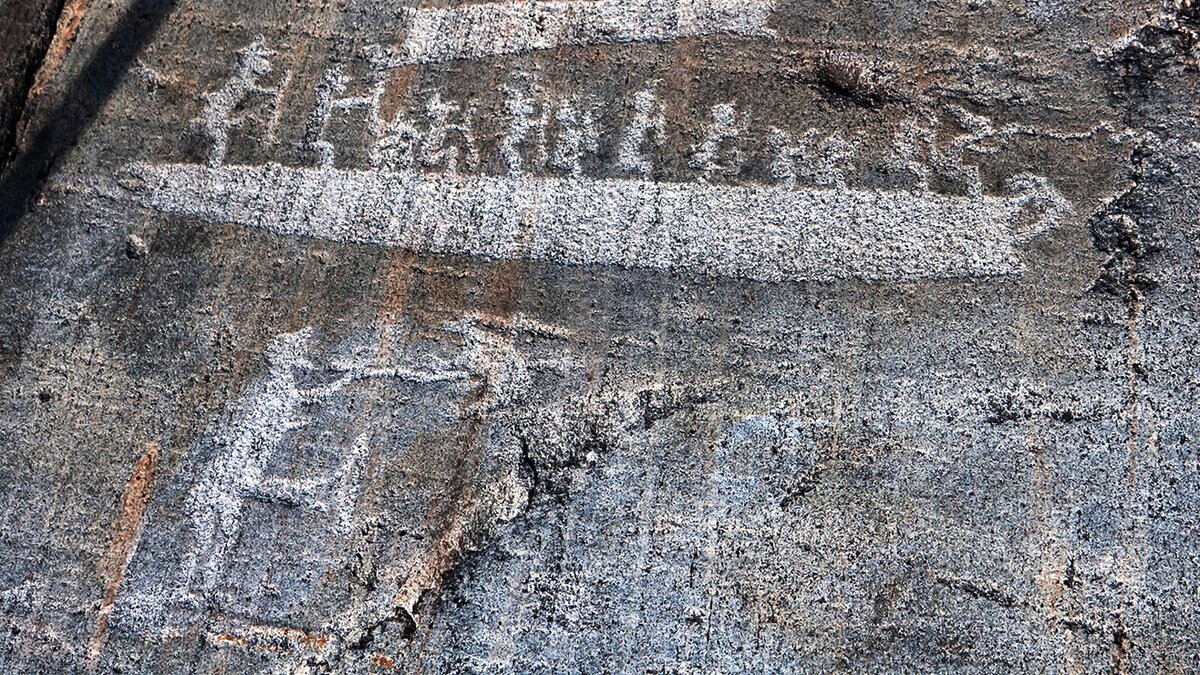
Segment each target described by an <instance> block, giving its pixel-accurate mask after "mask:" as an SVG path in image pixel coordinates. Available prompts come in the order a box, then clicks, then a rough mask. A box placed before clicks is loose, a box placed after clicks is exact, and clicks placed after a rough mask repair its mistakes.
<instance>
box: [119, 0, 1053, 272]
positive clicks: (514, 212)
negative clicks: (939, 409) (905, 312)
mask: <svg viewBox="0 0 1200 675" xmlns="http://www.w3.org/2000/svg"><path fill="white" fill-rule="evenodd" d="M591 4H596V3H591ZM464 11H465V10H464ZM589 11H590V10H589ZM701 23H703V22H701ZM269 56H270V52H269V51H267V50H266V48H265V46H264V45H263V41H262V40H261V39H259V40H256V41H255V42H254V43H253V44H251V45H250V46H249V47H247V48H246V49H245V50H243V51H242V52H241V53H240V55H239V60H238V66H237V68H236V69H235V72H234V74H233V76H232V78H231V80H230V83H228V84H226V85H225V87H224V88H223V89H220V90H218V91H217V92H216V93H214V94H212V95H210V96H209V100H210V105H209V106H208V107H207V108H206V109H205V111H204V113H203V114H202V116H201V117H200V119H199V120H198V121H197V127H198V128H199V129H201V131H202V132H203V134H204V135H205V137H206V138H207V139H208V140H209V141H210V142H211V143H212V150H211V152H210V154H209V158H208V166H207V167H203V166H199V165H189V164H169V165H158V166H155V165H148V164H140V165H135V166H133V167H131V174H132V175H133V176H134V177H135V178H136V179H140V181H139V180H135V181H132V182H133V183H135V185H134V187H133V189H134V191H135V192H136V195H137V199H138V200H139V201H140V202H141V203H142V204H144V205H145V206H148V207H150V208H154V209H157V210H159V211H162V212H164V213H171V214H176V215H182V216H192V217H197V218H201V219H203V220H206V221H209V222H213V223H237V224H240V225H244V226H248V227H256V228H261V229H265V230H268V231H270V232H274V233H276V234H281V235H289V236H305V237H315V238H319V239H328V240H333V241H341V242H352V243H358V244H368V245H376V246H386V247H396V248H402V249H406V250H410V251H413V252H416V253H441V254H459V255H472V256H479V257H484V258H491V259H498V260H512V259H526V260H536V261H544V262H549V263H555V264H565V265H609V266H617V267H624V268H641V269H655V270H687V271H693V272H700V273H705V274H710V275H715V276H728V277H738V278H746V279H752V280H757V281H830V280H837V279H848V278H857V279H864V280H871V281H903V280H913V279H926V278H956V277H975V276H993V275H1005V274H1014V273H1018V272H1020V271H1021V270H1022V263H1021V259H1020V255H1019V252H1018V250H1017V249H1018V247H1019V246H1020V245H1021V244H1022V243H1024V242H1026V241H1028V240H1029V239H1030V238H1032V237H1034V236H1037V235H1038V234H1040V233H1042V232H1044V231H1046V230H1048V229H1050V228H1052V227H1054V226H1056V225H1057V224H1058V223H1060V222H1061V221H1062V220H1063V219H1064V218H1065V217H1067V216H1069V215H1070V214H1071V213H1072V208H1071V205H1070V203H1069V202H1068V201H1067V200H1066V199H1065V198H1064V197H1063V196H1062V195H1061V194H1060V193H1058V191H1057V190H1056V189H1055V188H1054V186H1053V185H1052V184H1051V182H1050V181H1049V180H1048V179H1047V178H1045V177H1040V176H1032V175H1025V174H1022V175H1019V176H1016V177H1014V178H1013V179H1011V180H1010V181H1009V189H1010V192H1009V193H1008V194H1001V195H985V194H984V190H983V181H982V178H981V173H980V168H979V167H978V166H977V165H974V164H971V163H970V161H969V159H970V158H973V157H977V156H985V155H992V154H995V153H997V152H999V151H1000V150H1001V149H1002V148H1003V147H1004V145H1005V143H1007V142H1008V141H1009V140H1010V139H1011V138H1013V137H1014V136H1017V135H1021V134H1025V133H1031V130H1027V129H1023V128H1020V127H1015V126H1005V127H1001V128H995V127H993V125H992V124H991V122H990V120H988V119H987V118H984V117H981V116H979V115H975V114H973V113H969V112H967V111H965V110H962V109H957V108H955V109H953V110H952V111H951V113H952V114H953V116H954V118H955V122H956V123H957V124H958V126H959V127H960V128H962V129H963V130H964V133H962V134H960V135H957V136H954V137H952V138H951V139H950V140H949V141H948V142H947V143H940V142H939V138H938V134H937V132H936V131H935V129H936V128H937V123H938V121H939V120H938V119H936V118H935V117H930V118H929V119H921V120H917V119H913V120H909V122H908V123H907V124H906V125H904V126H903V127H902V128H901V129H900V130H899V132H897V133H896V134H895V136H894V139H893V145H894V151H895V154H894V158H893V159H892V160H891V165H890V166H888V167H886V168H887V169H888V170H892V171H895V172H897V174H898V175H901V176H908V178H909V180H908V183H909V184H910V185H911V188H909V189H894V190H890V191H879V190H868V189H863V188H858V187H855V186H852V185H850V184H849V178H850V176H852V175H853V173H854V171H855V170H856V166H855V165H856V158H857V156H858V152H859V143H860V140H859V138H857V137H854V136H851V137H849V138H848V139H847V138H845V137H843V136H842V135H841V134H839V133H823V132H821V131H819V130H817V129H808V130H806V131H804V132H803V133H802V134H799V135H795V134H794V133H793V132H791V131H789V130H786V129H780V128H778V127H774V126H773V127H770V129H769V130H768V131H767V133H766V138H765V147H766V150H767V151H768V152H769V153H770V155H771V159H770V162H769V166H768V167H767V168H768V169H769V176H770V178H771V179H772V180H773V181H774V183H773V184H771V185H737V184H731V183H734V182H736V181H738V180H740V179H741V176H742V174H743V170H744V169H745V168H746V167H747V163H748V162H749V161H750V160H749V158H748V157H747V152H746V151H745V147H746V146H748V145H750V144H751V139H749V138H748V136H749V135H750V129H751V128H752V120H751V112H750V111H749V110H748V109H746V108H744V107H739V106H738V104H737V103H736V102H734V101H727V102H723V103H717V104H715V105H713V106H711V108H710V109H709V113H708V120H707V121H706V122H705V124H704V126H703V127H702V129H701V133H700V137H699V139H698V142H697V143H696V144H695V145H694V146H693V147H692V148H691V149H690V152H689V156H688V157H687V158H686V159H687V166H688V167H690V169H692V170H693V171H694V176H695V180H694V181H690V182H689V181H676V182H660V181H652V180H651V177H652V176H653V175H654V172H655V168H656V167H655V157H656V156H657V155H658V154H659V153H660V152H661V150H662V148H663V147H664V146H665V142H666V138H667V129H666V114H665V112H664V110H663V105H662V102H661V101H660V100H659V96H658V93H657V84H656V83H653V82H652V83H650V84H649V85H646V86H645V87H644V88H642V89H640V90H638V91H636V93H633V94H632V95H631V96H630V97H629V98H628V99H627V105H628V118H627V122H626V124H624V125H623V126H621V127H618V128H619V129H620V131H618V132H617V135H616V138H615V139H613V140H614V141H615V144H616V147H615V148H614V149H615V156H614V157H613V158H612V159H611V164H610V166H609V168H610V169H611V172H612V173H610V174H608V175H612V174H614V173H615V174H616V175H617V176H618V177H617V178H598V177H592V176H588V175H585V174H584V159H585V158H586V157H589V155H590V156H592V157H594V156H596V155H597V154H598V151H599V149H600V135H599V132H598V125H597V120H596V117H595V115H594V114H593V112H592V110H591V108H592V107H593V106H591V105H589V99H588V98H587V97H586V96H584V95H582V94H578V93H571V92H567V93H565V94H562V95H560V96H559V97H557V98H552V97H551V96H549V95H548V94H547V88H546V87H544V86H543V85H542V84H541V83H539V81H538V78H537V77H535V76H533V75H531V74H529V73H525V72H516V73H513V74H512V76H511V77H510V83H509V84H508V85H507V86H506V87H505V90H506V94H507V98H506V102H505V105H504V106H503V109H502V111H501V115H502V117H503V121H502V123H503V124H504V125H505V126H506V130H505V131H504V132H503V133H502V134H501V135H500V136H499V138H498V140H499V143H498V144H497V146H496V152H497V153H498V155H499V159H500V161H501V163H502V164H503V166H504V167H505V170H506V173H507V175H506V176H502V177H501V176H488V175H479V174H478V171H479V169H480V167H482V166H488V165H489V162H487V161H485V160H484V158H482V157H481V156H480V150H479V147H480V144H479V143H478V142H477V140H476V137H475V133H474V131H473V128H472V120H473V119H474V117H475V115H474V110H475V106H474V104H473V103H472V102H470V101H454V100H446V99H444V98H443V96H442V93H441V92H440V91H436V90H435V91H433V92H432V93H431V94H429V96H428V98H427V99H426V101H425V103H424V105H423V106H420V105H419V104H418V106H417V110H418V112H416V113H415V117H414V116H409V115H408V114H405V113H404V112H397V113H396V114H395V115H394V116H393V117H392V118H391V119H390V120H385V119H383V118H382V113H381V101H382V98H383V95H384V91H385V85H386V81H387V78H385V77H384V76H383V75H384V74H385V73H386V71H387V69H388V68H390V67H391V66H392V65H394V64H393V63H392V62H391V61H389V57H387V56H386V55H381V54H380V53H379V52H378V51H371V52H370V53H369V54H368V55H367V57H366V58H367V59H368V60H369V61H370V64H369V65H370V66H371V67H370V68H369V69H368V70H369V73H370V74H369V75H368V76H367V79H366V80H364V81H363V82H361V83H359V86H357V87H355V88H354V91H357V92H359V93H356V94H348V93H347V92H348V91H350V82H349V81H348V79H347V77H346V76H345V75H344V73H343V68H342V67H341V66H334V67H332V68H330V69H329V70H328V71H327V72H326V75H325V77H324V79H323V81H322V84H321V85H320V86H319V88H318V91H317V96H316V104H315V105H314V107H313V109H312V112H311V113H310V115H309V118H308V122H307V124H306V142H305V146H306V147H307V148H308V149H309V150H311V151H313V153H314V154H315V156H316V164H317V165H316V166H315V167H313V166H301V167H285V166H282V165H277V164H267V165H261V166H238V165H230V166H223V165H221V162H222V160H223V158H224V157H225V155H226V150H227V146H228V133H229V131H230V130H231V129H232V128H234V127H235V126H236V125H237V123H238V120H237V119H236V118H234V119H230V118H229V116H230V114H231V111H232V108H230V107H229V105H226V104H222V105H221V106H216V105H214V104H212V102H214V101H227V100H228V101H232V100H235V99H237V100H240V99H242V98H245V97H246V96H248V95H249V94H250V93H251V92H257V93H263V92H262V91H259V90H260V89H261V87H258V85H257V84H255V82H256V78H259V77H262V76H264V75H266V74H267V73H269V72H270V64H269ZM285 77H286V76H285ZM352 111H359V112H361V113H362V114H363V116H364V117H365V129H364V133H365V135H366V140H367V144H368V145H367V147H368V150H369V152H368V160H369V164H370V166H371V169H370V170H362V169H354V168H342V167H341V166H339V163H338V162H337V161H336V159H337V155H338V150H339V149H338V148H337V147H336V146H335V144H334V143H333V142H332V141H331V140H330V139H329V138H327V130H328V129H329V127H330V123H331V118H332V117H333V116H334V115H335V114H342V115H349V114H350V113H351V112H352ZM348 119H349V118H348ZM589 166H590V164H589ZM934 177H936V178H938V179H939V180H940V181H947V180H948V181H950V182H951V183H953V184H956V185H959V186H960V189H962V190H965V192H966V194H965V195H954V194H943V193H939V192H935V191H934V190H932V189H931V187H930V186H931V179H932V178H934Z"/></svg>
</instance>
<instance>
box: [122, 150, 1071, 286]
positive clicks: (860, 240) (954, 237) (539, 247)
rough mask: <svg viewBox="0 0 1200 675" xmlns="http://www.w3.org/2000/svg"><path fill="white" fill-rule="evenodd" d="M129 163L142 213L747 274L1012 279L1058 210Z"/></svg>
mask: <svg viewBox="0 0 1200 675" xmlns="http://www.w3.org/2000/svg"><path fill="white" fill-rule="evenodd" d="M130 172H131V174H132V175H133V176H135V177H137V178H138V179H140V180H139V181H135V182H138V183H139V185H138V186H137V187H135V188H134V190H135V191H136V193H137V195H138V196H137V199H139V200H140V201H141V203H142V204H143V205H145V206H147V207H150V208H152V209H155V210H157V211H160V212H162V213H168V214H174V215H180V216H191V217H196V218H199V219H201V220H204V221H207V222H212V223H235V224H238V225H242V226H245V227H253V228H261V229H264V230H267V231H269V232H272V233H275V234H279V235H284V236H299V237H312V238H316V239H324V240H331V241H340V242H348V243H357V244H367V245H373V246H384V247H393V248H401V249H406V250H409V251H413V252H418V253H436V254H457V255H470V256H477V257H481V258H488V259H496V260H515V259H521V260H534V261H543V262H547V263H554V264H563V265H608V266H615V267H622V268H640V269H651V270H681V271H682V270H687V271H693V272H699V273H704V274H709V275H713V276H723V277H735V278H744V279H752V280H757V281H830V280H835V279H850V278H855V279H864V280H891V281H902V280H913V279H939V278H957V277H984V276H995V275H1008V274H1016V273H1019V272H1021V271H1022V269H1023V263H1022V261H1021V257H1020V252H1019V246H1020V245H1021V244H1022V243H1023V242H1026V241H1028V240H1029V239H1031V238H1032V237H1034V236H1036V235H1038V234H1040V233H1042V232H1044V231H1045V230H1047V229H1049V228H1051V227H1053V226H1054V224H1055V223H1056V222H1057V221H1058V220H1059V219H1060V218H1061V217H1062V216H1064V215H1065V214H1066V213H1067V212H1069V211H1070V207H1069V205H1068V204H1067V203H1066V202H1065V201H1064V200H1063V198H1062V197H1061V195H1059V194H1058V193H1057V192H1055V191H1054V190H1053V188H1052V187H1051V186H1050V185H1049V184H1048V183H1047V182H1046V181H1045V180H1044V179H1037V178H1030V177H1018V179H1016V180H1014V181H1012V182H1013V183H1014V185H1016V186H1017V187H1018V190H1019V191H1017V192H1016V193H1015V194H1014V195H1012V196H974V197H972V196H953V195H944V194H936V193H931V192H924V193H922V192H911V191H902V190H900V191H874V190H863V189H850V188H843V189H820V188H817V189H789V188H787V187H780V186H774V185H749V186H731V185H721V184H712V183H707V182H692V183H666V182H663V183H659V182H652V181H648V180H642V179H594V178H587V177H570V178H564V177H546V176H541V177H533V176H508V177H496V176H467V175H447V174H427V173H422V172H416V171H397V172H388V171H375V170H349V169H332V168H294V167H284V166H281V165H278V164H267V165H263V166H223V167H205V166H199V165H190V164H161V165H151V164H138V165H134V166H132V167H131V169H130ZM1017 184H1019V185H1017ZM1030 210H1033V212H1034V216H1035V218H1028V217H1027V216H1028V215H1029V211H1030ZM1027 221H1032V224H1027V225H1022V223H1025V222H1027Z"/></svg>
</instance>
